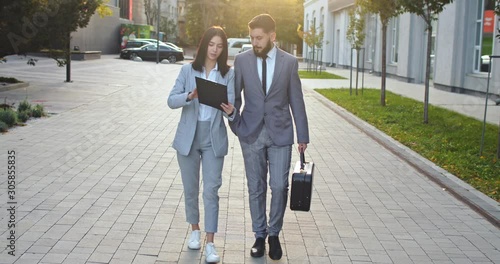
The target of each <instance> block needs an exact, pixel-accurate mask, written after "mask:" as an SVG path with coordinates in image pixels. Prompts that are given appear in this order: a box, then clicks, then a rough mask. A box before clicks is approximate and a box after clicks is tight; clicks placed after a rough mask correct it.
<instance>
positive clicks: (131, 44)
mask: <svg viewBox="0 0 500 264" xmlns="http://www.w3.org/2000/svg"><path fill="white" fill-rule="evenodd" d="M146 44H152V42H151V41H148V40H139V39H133V40H129V41H127V43H126V44H125V49H128V48H139V47H142V46H144V45H146Z"/></svg>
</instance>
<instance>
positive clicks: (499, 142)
mask: <svg viewBox="0 0 500 264" xmlns="http://www.w3.org/2000/svg"><path fill="white" fill-rule="evenodd" d="M497 159H500V124H498V144H497Z"/></svg>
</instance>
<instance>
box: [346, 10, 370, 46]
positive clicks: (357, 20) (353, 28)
mask: <svg viewBox="0 0 500 264" xmlns="http://www.w3.org/2000/svg"><path fill="white" fill-rule="evenodd" d="M365 17H366V14H365V13H364V12H363V10H362V9H361V7H360V6H356V7H355V8H353V9H351V10H349V26H348V27H347V40H348V41H349V42H350V43H351V45H352V47H353V48H354V49H356V50H359V49H361V48H362V47H363V44H364V43H365Z"/></svg>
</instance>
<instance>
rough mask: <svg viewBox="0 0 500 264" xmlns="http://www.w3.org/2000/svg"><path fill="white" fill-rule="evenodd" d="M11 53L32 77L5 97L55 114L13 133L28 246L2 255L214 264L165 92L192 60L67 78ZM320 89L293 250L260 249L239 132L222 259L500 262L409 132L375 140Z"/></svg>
mask: <svg viewBox="0 0 500 264" xmlns="http://www.w3.org/2000/svg"><path fill="white" fill-rule="evenodd" d="M9 63H11V64H5V65H0V67H2V68H0V72H1V73H2V75H4V74H5V75H9V76H14V77H18V78H21V79H23V80H28V81H31V86H30V88H28V89H27V90H22V89H21V90H13V91H7V92H2V93H0V97H8V100H13V99H22V98H24V97H25V96H26V93H27V94H28V99H30V100H32V101H39V102H43V103H44V104H45V105H46V107H47V110H48V111H49V112H52V113H55V114H54V115H52V116H51V117H50V118H44V119H38V120H33V121H30V122H28V125H27V126H25V127H18V128H14V129H11V130H10V131H9V132H8V133H7V134H4V135H1V136H0V146H1V149H2V152H1V153H0V160H1V162H2V163H3V164H6V163H7V160H8V154H7V153H8V152H7V151H8V150H14V151H15V160H16V183H15V188H16V189H15V191H16V193H15V197H13V198H14V199H12V200H9V197H8V193H7V188H8V185H9V184H8V181H7V171H6V170H5V169H2V171H1V172H0V185H1V186H3V187H2V192H1V193H0V201H1V202H0V204H1V208H0V237H1V239H2V240H1V241H4V242H3V243H4V245H7V244H8V243H9V242H10V241H9V240H8V238H9V236H10V232H11V231H15V237H16V239H17V240H16V241H15V255H16V256H11V255H9V254H8V252H9V251H11V249H9V248H5V247H4V246H2V249H1V251H0V263H30V264H31V263H68V264H74V263H141V264H144V263H158V264H160V263H204V257H203V255H202V251H192V250H188V249H187V245H186V242H185V241H186V238H187V236H188V232H189V227H188V225H187V224H186V223H185V220H184V203H183V192H182V185H181V180H180V175H179V168H178V165H177V161H176V158H175V151H174V150H173V149H172V148H171V142H172V139H173V137H174V133H175V129H176V124H177V122H178V120H179V116H180V111H174V110H170V109H169V108H168V107H167V105H166V98H167V95H168V92H169V90H170V88H171V87H172V86H173V84H174V81H175V78H176V76H177V73H178V72H179V69H180V65H179V64H176V65H164V64H159V65H157V64H155V63H151V62H142V63H136V62H132V61H124V60H118V59H115V58H114V57H113V56H104V57H103V58H102V59H101V60H97V61H86V62H74V63H73V80H74V82H73V83H64V82H62V81H63V80H64V78H65V77H64V76H65V75H64V69H60V68H57V67H55V63H54V62H53V61H50V60H43V59H41V60H40V61H39V65H37V66H36V67H30V66H24V65H23V64H24V62H22V61H11V62H9ZM339 72H340V71H339ZM391 82H392V81H390V82H389V83H391ZM322 83H326V81H324V80H323V81H322ZM335 83H336V82H329V83H328V84H327V85H331V86H333V85H334V84H335ZM388 85H389V84H388ZM316 87H319V86H318V85H317V83H315V82H313V81H304V88H305V89H304V93H305V100H306V107H307V111H308V116H309V119H310V124H311V127H310V134H311V144H310V146H309V148H308V151H307V156H306V159H308V160H311V161H314V162H315V164H316V172H315V182H314V194H313V204H312V209H311V211H310V212H292V211H290V210H288V211H287V212H286V214H285V224H284V229H283V232H282V233H281V241H282V244H283V248H284V256H283V258H282V260H280V261H272V260H270V259H269V258H266V257H263V258H260V259H252V258H251V257H250V256H249V253H248V250H249V248H250V247H251V245H252V244H253V233H252V232H251V221H250V215H249V209H248V202H247V190H246V182H245V177H244V172H243V171H244V169H243V160H242V155H241V149H240V147H239V143H238V141H237V139H236V138H235V137H234V136H231V137H230V139H229V140H230V151H229V154H228V156H227V157H226V159H225V166H224V172H223V177H224V179H223V186H222V188H221V190H220V207H221V211H220V221H219V233H218V234H217V235H216V246H217V249H218V251H219V253H220V255H221V257H222V262H223V263H397V264H399V263H500V230H499V229H498V228H497V227H495V226H494V225H493V224H491V223H490V222H488V221H487V220H486V219H485V218H484V217H483V216H481V215H480V214H478V213H476V212H475V211H474V210H472V209H471V208H470V207H469V206H467V205H466V204H464V203H463V202H462V201H461V200H459V199H457V198H456V197H455V196H453V195H451V194H450V192H448V191H447V190H446V188H443V186H440V185H438V184H436V183H434V182H433V181H431V180H429V178H428V177H427V176H424V174H423V173H421V172H420V171H421V170H419V169H417V168H415V167H414V166H411V165H410V164H409V163H408V162H407V161H405V160H403V159H402V158H401V157H400V156H399V155H396V154H394V152H393V151H390V150H389V149H388V148H386V147H385V146H384V145H386V146H392V147H395V148H402V147H401V146H399V145H398V144H397V143H395V142H393V141H391V140H390V139H387V138H385V140H386V141H376V140H374V137H373V135H369V134H367V133H365V132H363V131H362V130H360V129H359V128H357V127H356V126H355V125H353V122H354V121H353V118H354V117H346V118H348V119H345V118H344V117H343V116H345V113H343V111H342V109H340V108H338V107H337V106H335V105H334V104H333V103H330V102H327V101H326V100H324V99H323V98H322V97H321V96H319V95H318V94H317V93H316V92H314V91H313V90H312V88H316ZM389 89H390V88H389ZM447 96H454V95H452V94H448V95H447ZM431 98H432V97H431ZM461 98H465V97H461ZM462 100H472V99H462ZM497 117H498V116H497ZM348 120H350V121H348ZM358 122H359V121H358ZM372 132H373V133H375V134H376V133H377V132H376V131H372ZM379 136H381V137H383V135H380V133H379ZM388 144H389V145H388ZM297 159H298V155H297V153H296V152H294V153H293V160H297ZM414 159H421V158H418V157H414ZM421 161H422V162H423V163H425V164H424V166H429V167H431V168H432V164H429V163H428V162H426V161H425V160H421ZM3 168H5V167H3ZM434 169H435V170H438V168H434ZM462 186H463V185H462ZM471 192H473V190H472V191H471ZM481 198H482V200H483V202H484V203H487V204H489V205H491V206H492V207H494V208H496V209H497V210H498V203H496V202H494V201H492V200H491V199H490V200H488V199H487V198H484V197H481ZM9 201H10V202H11V203H8V202H9ZM11 206H15V209H16V210H15V214H11V213H10V212H9V211H8V210H7V209H8V208H10V207H11ZM201 208H203V207H201ZM11 211H12V212H13V210H11ZM12 219H14V220H15V224H16V226H15V228H9V226H8V224H9V221H12ZM11 223H12V222H11ZM202 224H203V223H202Z"/></svg>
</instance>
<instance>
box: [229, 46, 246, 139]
mask: <svg viewBox="0 0 500 264" xmlns="http://www.w3.org/2000/svg"><path fill="white" fill-rule="evenodd" d="M238 57H239V56H238V55H237V56H236V57H235V58H234V108H235V109H234V111H235V113H234V114H233V119H232V120H229V121H230V122H229V127H230V128H231V131H233V133H234V134H235V135H238V128H239V124H240V122H241V115H240V110H241V105H242V99H241V92H242V91H243V85H242V84H243V76H242V68H241V66H239V67H238V64H239V62H240V61H239V60H238Z"/></svg>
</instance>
